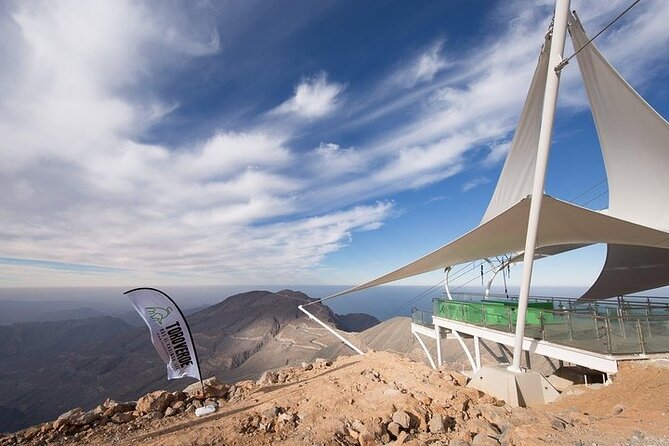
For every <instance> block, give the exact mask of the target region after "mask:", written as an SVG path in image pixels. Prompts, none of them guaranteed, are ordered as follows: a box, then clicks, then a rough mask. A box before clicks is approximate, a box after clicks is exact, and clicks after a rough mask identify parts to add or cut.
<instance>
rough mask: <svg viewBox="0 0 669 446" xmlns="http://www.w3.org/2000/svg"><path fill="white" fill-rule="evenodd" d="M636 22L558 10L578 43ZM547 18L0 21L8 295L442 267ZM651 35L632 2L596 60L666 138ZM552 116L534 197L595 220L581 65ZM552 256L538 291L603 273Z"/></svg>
mask: <svg viewBox="0 0 669 446" xmlns="http://www.w3.org/2000/svg"><path fill="white" fill-rule="evenodd" d="M629 3H630V2H629V1H627V0H626V1H603V0H600V1H588V2H586V1H577V0H574V1H573V2H572V7H573V8H575V9H577V10H578V11H579V15H580V17H581V19H582V20H583V22H584V25H585V26H586V30H587V31H588V32H589V33H590V34H591V35H592V34H594V33H595V32H596V31H598V30H599V29H600V28H601V27H602V26H603V25H604V24H606V23H607V22H608V21H609V20H611V19H612V18H613V17H615V15H617V13H618V12H620V11H621V10H622V9H624V8H625V7H626V6H627V5H628V4H629ZM552 8H553V5H552V4H551V2H549V1H537V2H527V1H520V0H518V1H504V2H495V1H477V2H471V1H464V0H462V1H448V2H444V1H432V2H429V1H425V2H420V3H416V2H400V1H368V2H357V1H319V2H313V1H306V0H304V1H297V0H295V1H289V2H269V1H263V2H261V1H244V2H232V1H230V2H226V1H222V2H211V3H210V2H204V1H197V2H191V1H183V2H178V1H174V2H141V1H133V2H130V1H106V2H100V1H91V2H80V1H42V2H33V1H26V2H4V3H2V5H0V32H2V35H3V39H2V42H0V57H1V58H2V60H3V69H2V70H0V97H2V101H1V102H0V151H1V157H0V187H1V188H2V190H3V194H2V196H1V198H0V200H1V202H0V204H1V206H0V286H5V287H14V286H64V285H65V286H78V285H81V286H91V285H128V286H140V285H161V284H172V285H174V284H176V285H179V284H180V285H207V284H226V285H237V284H284V283H286V284H354V283H358V282H361V281H364V280H366V279H369V278H372V277H374V276H376V275H378V274H382V273H385V272H387V271H389V270H391V269H394V268H396V267H398V266H400V265H402V264H403V263H405V262H408V261H411V260H413V259H415V258H417V257H419V256H420V255H422V254H424V253H426V252H428V251H431V250H433V249H435V248H437V247H438V246H440V245H442V244H444V243H446V242H448V241H450V240H452V239H454V238H456V237H458V236H459V235H461V234H462V233H464V232H466V231H467V230H469V229H471V228H473V227H474V226H475V225H476V224H477V223H478V222H479V220H480V218H481V216H482V215H483V212H484V210H485V208H486V206H487V201H488V199H489V197H490V196H491V194H492V191H493V189H494V186H495V183H496V179H497V176H498V174H499V171H500V169H501V166H502V162H503V159H504V155H505V150H506V149H507V148H508V144H509V142H510V140H511V137H512V135H513V129H514V126H515V122H516V120H517V118H518V115H519V113H520V109H521V107H522V103H523V100H524V98H525V94H526V92H527V88H528V85H529V80H530V77H531V75H532V72H533V70H534V65H535V63H536V58H537V56H538V52H539V49H540V46H541V44H542V42H543V35H544V33H545V32H546V29H547V27H548V24H549V23H550V18H551V14H552ZM666 23H669V3H667V2H662V1H659V0H657V1H653V0H645V1H643V2H641V3H640V4H639V5H638V6H637V7H635V8H634V9H633V10H632V12H630V13H629V14H628V15H627V16H625V17H624V18H623V19H622V20H621V21H620V22H619V23H618V24H616V26H615V27H613V28H612V29H611V30H610V31H609V32H607V33H606V34H604V35H603V36H602V37H601V38H600V39H598V40H597V44H598V46H600V48H601V49H602V51H603V52H604V53H605V55H606V56H607V57H608V58H609V60H611V61H612V63H613V64H614V65H615V66H616V67H617V68H618V69H619V71H621V72H622V73H623V75H624V76H625V77H626V78H627V79H628V81H629V82H630V83H631V84H632V85H633V86H635V88H637V89H638V90H639V91H640V92H641V93H642V95H644V97H645V98H646V99H647V100H648V101H649V102H650V103H651V105H653V106H654V107H655V108H656V109H657V110H658V111H660V113H662V114H663V115H665V116H667V115H668V114H669V96H668V94H667V90H666V85H667V81H668V80H669V66H668V65H667V62H668V61H669V59H667V52H666V48H667V47H668V44H669V32H667V31H666V26H665V24H666ZM566 51H567V52H569V53H571V44H570V43H568V44H567V50H566ZM560 95H561V96H560V106H559V107H560V109H559V118H558V120H557V123H556V129H555V134H554V145H553V151H552V154H551V160H550V167H549V173H548V180H547V187H546V189H547V192H548V193H550V194H552V195H554V196H557V197H559V198H562V199H566V200H572V199H574V198H576V203H578V204H585V205H586V206H588V207H592V208H595V209H601V208H604V207H606V205H607V202H606V194H605V192H606V184H605V183H601V180H603V179H604V177H605V174H604V171H603V166H602V164H601V156H600V155H599V153H598V147H597V141H596V133H595V130H594V128H593V126H592V119H591V117H590V114H589V111H588V109H587V104H586V100H585V95H584V93H583V90H582V88H581V87H580V84H579V78H578V70H577V66H576V64H575V62H574V63H572V64H570V65H569V66H568V68H566V69H565V71H564V74H563V79H562V89H561V93H560ZM591 186H595V187H594V188H593V189H592V190H590V191H589V192H588V193H587V194H585V195H582V196H580V194H581V193H582V192H583V191H586V190H587V189H588V188H590V187H591ZM562 257H563V258H561V259H551V260H547V261H542V262H539V264H538V265H537V273H536V275H535V283H537V284H541V285H550V284H554V283H556V282H559V283H560V284H562V285H584V284H587V283H588V282H589V281H592V280H593V279H594V277H595V275H596V274H597V272H598V267H599V266H601V262H602V260H603V250H602V249H601V248H597V247H594V248H588V249H586V250H585V251H584V252H579V253H573V254H569V255H566V256H562ZM518 276H519V273H517V274H515V277H514V276H512V280H516V279H517V278H518ZM440 278H441V273H435V274H431V275H426V276H423V277H419V278H416V279H412V280H411V281H409V282H405V283H411V284H433V283H435V282H436V281H438V280H439V279H440Z"/></svg>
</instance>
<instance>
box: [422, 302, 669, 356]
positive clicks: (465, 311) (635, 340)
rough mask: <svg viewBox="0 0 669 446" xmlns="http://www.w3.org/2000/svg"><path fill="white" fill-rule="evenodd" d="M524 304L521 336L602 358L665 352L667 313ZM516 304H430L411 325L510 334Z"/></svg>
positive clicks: (668, 338)
mask: <svg viewBox="0 0 669 446" xmlns="http://www.w3.org/2000/svg"><path fill="white" fill-rule="evenodd" d="M553 305H554V303H551V302H547V301H534V302H529V303H528V309H527V314H526V317H525V336H527V337H531V338H535V339H543V340H546V341H550V342H553V343H556V344H561V345H567V346H572V347H576V348H580V349H583V350H588V351H592V352H597V353H603V354H619V355H620V354H646V353H663V352H669V314H668V313H667V312H663V311H662V309H661V308H654V309H645V310H642V309H641V308H636V309H635V311H620V310H617V311H612V310H610V309H607V310H606V311H600V310H601V309H599V308H598V309H597V310H596V311H591V312H584V311H576V310H568V309H559V308H558V309H556V308H554V307H553ZM517 311H518V310H517V302H514V301H511V300H485V301H474V300H464V301H461V300H443V299H435V300H434V301H433V309H432V312H430V311H426V310H419V309H415V310H414V311H413V315H412V320H413V321H414V323H417V324H421V325H426V326H430V327H432V326H433V325H432V315H435V316H438V317H442V318H445V319H450V320H454V321H458V322H464V323H467V324H473V325H477V326H480V327H486V328H490V329H494V330H499V331H504V332H507V333H513V332H514V331H515V326H516V320H517Z"/></svg>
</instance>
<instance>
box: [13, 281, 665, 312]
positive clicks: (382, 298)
mask: <svg viewBox="0 0 669 446" xmlns="http://www.w3.org/2000/svg"><path fill="white" fill-rule="evenodd" d="M158 288H160V289H161V290H163V291H164V292H166V293H167V294H169V295H170V296H171V297H172V298H173V299H174V300H175V301H176V302H177V303H178V304H179V305H180V306H181V307H182V308H183V309H184V310H186V309H191V308H198V307H203V306H208V305H214V304H217V303H219V302H222V301H223V300H225V299H226V298H227V297H229V296H232V295H235V294H238V293H244V292H248V291H254V290H267V291H272V292H276V291H280V290H282V289H286V288H290V289H292V290H295V291H301V292H303V293H305V294H307V295H308V296H310V297H312V298H316V299H321V298H324V297H327V296H330V295H332V294H334V293H336V292H339V291H342V290H344V289H347V288H349V286H343V285H340V286H337V285H234V286H216V285H212V286H186V285H183V286H172V285H171V286H163V287H158ZM127 290H128V288H125V287H117V286H109V287H35V288H0V301H16V302H26V303H27V302H35V303H38V302H40V303H43V304H44V305H47V306H48V305H49V304H50V303H54V302H69V303H71V304H72V305H77V306H78V305H80V306H81V307H82V308H83V307H87V308H93V309H95V310H98V311H100V312H102V313H105V314H109V315H112V316H114V315H118V314H123V313H127V312H129V311H133V310H132V307H131V306H130V303H129V301H128V300H127V299H125V298H124V296H123V292H124V291H127ZM585 290H586V287H585V286H581V287H576V286H569V287H541V286H537V287H534V288H533V291H532V295H533V296H547V297H567V298H576V297H578V296H579V295H580V294H581V293H583V292H584V291H585ZM455 292H457V293H481V292H482V289H481V287H480V286H479V287H477V286H472V287H462V288H458V289H457V290H456V291H455ZM508 292H509V294H510V295H516V294H517V293H518V290H517V288H510V289H509V290H508ZM492 293H495V294H503V293H504V290H503V289H500V288H497V287H493V289H492ZM642 294H643V295H649V296H658V295H663V296H666V295H669V293H668V292H667V289H666V288H665V289H658V290H652V291H648V292H646V293H642ZM443 295H444V288H443V287H442V286H440V287H435V286H432V287H430V286H417V285H390V286H380V287H374V288H369V289H366V290H362V291H358V292H356V293H352V294H350V295H345V296H340V297H337V298H334V299H329V300H327V301H326V302H325V304H327V305H328V306H329V307H330V308H331V309H332V310H333V311H335V312H336V313H339V314H346V313H367V314H371V315H372V316H375V317H376V318H378V319H380V320H385V319H389V318H392V317H395V316H409V315H410V314H411V309H412V308H413V307H417V308H425V309H429V308H431V302H432V299H433V298H437V297H442V296H443Z"/></svg>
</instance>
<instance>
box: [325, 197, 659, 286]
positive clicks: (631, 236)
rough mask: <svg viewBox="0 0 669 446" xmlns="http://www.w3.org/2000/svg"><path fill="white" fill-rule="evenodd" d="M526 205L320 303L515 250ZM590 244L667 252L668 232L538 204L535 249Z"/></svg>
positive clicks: (563, 205)
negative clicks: (620, 245)
mask: <svg viewBox="0 0 669 446" xmlns="http://www.w3.org/2000/svg"><path fill="white" fill-rule="evenodd" d="M529 204H530V197H526V198H524V199H522V200H521V201H520V202H518V203H516V204H515V205H513V206H512V207H510V208H509V209H507V210H506V211H504V212H502V213H500V214H498V215H496V216H495V217H493V218H492V219H490V220H488V221H487V222H485V223H483V224H481V225H479V226H477V227H476V228H474V229H472V230H471V231H469V232H467V233H466V234H464V235H462V236H461V237H459V238H457V239H455V240H453V241H452V242H450V243H447V244H445V245H443V246H442V247H440V248H438V249H436V250H434V251H432V252H431V253H429V254H427V255H425V256H423V257H421V258H419V259H417V260H414V261H413V262H410V263H408V264H406V265H404V266H402V267H400V268H397V269H395V270H393V271H391V272H389V273H387V274H384V275H382V276H380V277H377V278H375V279H372V280H369V281H367V282H364V283H362V284H360V285H356V286H354V287H352V288H349V289H346V290H344V291H341V292H338V293H335V294H333V295H331V296H328V297H327V298H326V299H330V298H333V297H337V296H342V295H345V294H349V293H353V292H355V291H360V290H363V289H366V288H371V287H374V286H378V285H383V284H386V283H390V282H395V281H397V280H401V279H406V278H408V277H413V276H416V275H419V274H423V273H426V272H430V271H435V270H438V269H442V268H446V267H448V266H453V265H458V264H461V263H466V262H470V261H472V260H479V259H484V258H488V257H491V256H495V255H502V254H506V253H509V252H517V251H520V250H521V249H522V248H523V247H524V243H525V235H526V232H527V217H528V212H529ZM592 243H612V244H626V245H634V246H651V247H656V248H665V249H669V233H667V232H664V231H661V230H658V229H653V228H649V227H646V226H642V225H639V224H637V223H632V222H629V221H626V220H622V219H620V218H617V217H614V216H610V215H606V214H604V213H600V212H597V211H593V210H590V209H587V208H583V207H580V206H577V205H574V204H571V203H567V202H565V201H562V200H558V199H556V198H553V197H551V196H549V195H545V196H544V199H543V200H542V211H541V218H540V222H539V235H538V241H537V247H543V246H559V245H570V244H592Z"/></svg>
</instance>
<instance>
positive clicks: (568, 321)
mask: <svg viewBox="0 0 669 446" xmlns="http://www.w3.org/2000/svg"><path fill="white" fill-rule="evenodd" d="M567 327H568V328H569V340H570V341H573V340H574V327H573V326H572V324H571V313H567Z"/></svg>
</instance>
